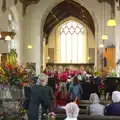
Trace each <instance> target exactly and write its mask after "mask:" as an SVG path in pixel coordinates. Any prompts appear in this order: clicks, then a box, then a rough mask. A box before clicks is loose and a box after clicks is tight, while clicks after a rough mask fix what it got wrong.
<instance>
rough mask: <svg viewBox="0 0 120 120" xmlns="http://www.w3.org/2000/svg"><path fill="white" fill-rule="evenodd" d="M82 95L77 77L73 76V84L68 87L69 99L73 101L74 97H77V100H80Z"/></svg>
mask: <svg viewBox="0 0 120 120" xmlns="http://www.w3.org/2000/svg"><path fill="white" fill-rule="evenodd" d="M82 94H83V89H82V87H81V85H80V84H79V82H78V78H77V76H75V77H74V78H73V84H72V85H71V87H70V99H71V101H74V100H75V98H76V97H78V100H81V97H82Z"/></svg>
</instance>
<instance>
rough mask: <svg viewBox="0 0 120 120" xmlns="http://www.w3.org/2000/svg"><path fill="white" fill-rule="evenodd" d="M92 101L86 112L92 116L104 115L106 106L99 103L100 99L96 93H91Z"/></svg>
mask: <svg viewBox="0 0 120 120" xmlns="http://www.w3.org/2000/svg"><path fill="white" fill-rule="evenodd" d="M90 101H91V102H92V104H90V105H89V106H88V107H87V110H86V114H87V115H91V116H104V109H105V107H104V106H103V105H101V104H99V102H100V100H99V97H98V95H97V94H96V93H92V94H91V95H90Z"/></svg>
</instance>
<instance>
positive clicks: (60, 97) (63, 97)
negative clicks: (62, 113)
mask: <svg viewBox="0 0 120 120" xmlns="http://www.w3.org/2000/svg"><path fill="white" fill-rule="evenodd" d="M68 101H69V93H68V92H67V88H66V85H65V84H64V83H62V84H61V86H60V90H59V91H58V92H57V93H56V104H57V106H58V107H62V106H66V104H67V103H68Z"/></svg>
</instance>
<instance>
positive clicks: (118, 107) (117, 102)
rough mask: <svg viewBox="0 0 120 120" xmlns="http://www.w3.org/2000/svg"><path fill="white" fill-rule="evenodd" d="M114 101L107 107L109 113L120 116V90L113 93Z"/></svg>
mask: <svg viewBox="0 0 120 120" xmlns="http://www.w3.org/2000/svg"><path fill="white" fill-rule="evenodd" d="M112 101H113V103H111V104H109V105H108V106H107V107H106V112H107V115H114V116H120V92H119V91H114V92H113V93H112Z"/></svg>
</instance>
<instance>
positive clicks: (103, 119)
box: [56, 114, 120, 120]
mask: <svg viewBox="0 0 120 120" xmlns="http://www.w3.org/2000/svg"><path fill="white" fill-rule="evenodd" d="M65 118H66V115H64V114H59V115H57V116H56V120H64V119H65ZM77 120H120V116H88V115H80V116H78V119H77Z"/></svg>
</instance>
